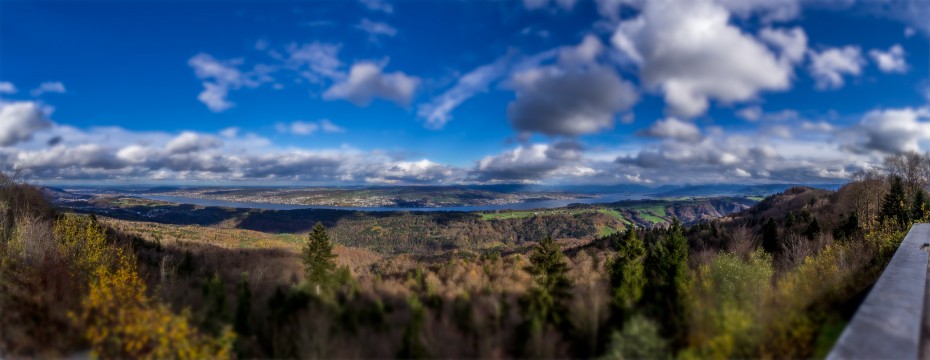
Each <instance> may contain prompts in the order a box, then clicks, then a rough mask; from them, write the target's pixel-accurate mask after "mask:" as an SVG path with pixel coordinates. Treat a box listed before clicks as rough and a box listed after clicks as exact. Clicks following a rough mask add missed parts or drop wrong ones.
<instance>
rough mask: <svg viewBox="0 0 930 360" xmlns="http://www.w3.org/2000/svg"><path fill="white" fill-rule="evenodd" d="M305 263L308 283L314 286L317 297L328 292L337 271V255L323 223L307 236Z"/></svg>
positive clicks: (304, 253) (318, 224)
mask: <svg viewBox="0 0 930 360" xmlns="http://www.w3.org/2000/svg"><path fill="white" fill-rule="evenodd" d="M303 262H304V267H305V268H306V270H305V271H306V275H305V276H306V281H307V283H308V284H309V285H311V286H312V288H313V289H314V291H315V292H316V294H317V295H320V294H321V292H323V291H324V290H327V289H328V287H329V285H331V283H332V280H333V277H332V275H333V272H334V271H335V270H336V254H334V253H333V243H332V242H331V241H330V240H329V235H327V234H326V228H325V227H323V224H322V223H319V222H318V223H316V225H315V226H314V227H313V229H312V230H310V234H309V235H308V236H307V243H306V244H305V245H304V248H303Z"/></svg>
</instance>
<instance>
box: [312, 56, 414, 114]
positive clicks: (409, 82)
mask: <svg viewBox="0 0 930 360" xmlns="http://www.w3.org/2000/svg"><path fill="white" fill-rule="evenodd" d="M383 68H384V64H377V63H373V62H367V61H362V62H357V63H355V64H353V65H352V68H351V70H349V76H348V78H346V79H345V80H344V81H341V82H337V83H335V84H333V86H332V87H330V88H329V89H327V90H326V92H325V93H323V98H324V99H327V100H333V99H345V100H348V101H349V102H351V103H353V104H355V105H357V106H368V105H369V104H371V101H372V100H373V99H374V98H382V99H387V100H390V101H393V102H394V103H396V104H398V105H401V106H407V105H409V104H410V100H411V99H412V98H413V94H414V92H415V91H416V89H417V87H418V86H419V84H420V79H418V78H417V77H414V76H409V75H407V74H404V73H402V72H399V71H398V72H392V73H384V72H382V70H383Z"/></svg>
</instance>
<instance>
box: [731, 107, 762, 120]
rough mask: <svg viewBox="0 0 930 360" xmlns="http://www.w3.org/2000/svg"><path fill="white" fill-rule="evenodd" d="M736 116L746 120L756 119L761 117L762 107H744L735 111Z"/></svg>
mask: <svg viewBox="0 0 930 360" xmlns="http://www.w3.org/2000/svg"><path fill="white" fill-rule="evenodd" d="M736 116H739V117H740V118H743V119H745V120H747V121H758V120H759V119H760V118H762V108H761V107H758V106H750V107H745V108H742V109H740V110H739V111H737V112H736Z"/></svg>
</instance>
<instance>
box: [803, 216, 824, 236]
mask: <svg viewBox="0 0 930 360" xmlns="http://www.w3.org/2000/svg"><path fill="white" fill-rule="evenodd" d="M821 230H823V229H821V228H820V223H819V222H817V217H813V218H812V219H811V222H810V224H808V225H807V230H805V231H804V236H807V239H808V240H814V238H816V237H817V235H818V234H820V231H821Z"/></svg>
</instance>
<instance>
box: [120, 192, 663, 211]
mask: <svg viewBox="0 0 930 360" xmlns="http://www.w3.org/2000/svg"><path fill="white" fill-rule="evenodd" d="M132 196H135V197H139V198H143V199H149V200H158V201H167V202H172V203H179V204H191V205H199V206H223V207H233V208H246V209H263V210H297V209H328V210H351V211H463V212H472V211H495V210H531V209H551V208H560V207H565V206H568V205H570V204H602V203H612V202H617V201H621V200H641V199H645V198H648V196H645V195H642V194H606V195H601V196H597V197H592V198H584V199H568V200H535V201H526V202H522V203H514V204H500V205H497V204H495V205H483V206H448V207H356V206H322V205H290V204H271V203H258V202H242V201H225V200H211V199H200V198H192V197H186V196H171V195H147V194H132Z"/></svg>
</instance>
